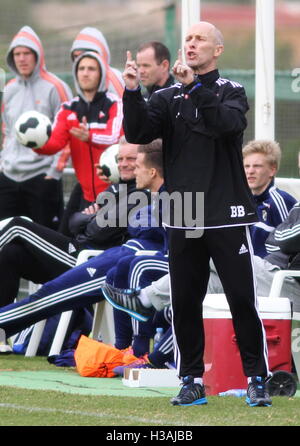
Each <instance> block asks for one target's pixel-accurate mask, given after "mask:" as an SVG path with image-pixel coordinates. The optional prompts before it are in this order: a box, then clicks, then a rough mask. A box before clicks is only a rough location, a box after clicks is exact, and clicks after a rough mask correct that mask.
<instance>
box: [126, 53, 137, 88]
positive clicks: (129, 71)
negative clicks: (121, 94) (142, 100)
mask: <svg viewBox="0 0 300 446" xmlns="http://www.w3.org/2000/svg"><path fill="white" fill-rule="evenodd" d="M126 56H127V59H126V64H125V70H124V72H123V79H124V82H125V85H126V88H128V89H129V90H135V89H136V88H138V86H139V83H140V77H139V74H138V69H137V64H136V61H135V60H133V58H132V54H131V52H130V51H127V52H126Z"/></svg>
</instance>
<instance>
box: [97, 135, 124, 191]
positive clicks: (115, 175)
mask: <svg viewBox="0 0 300 446" xmlns="http://www.w3.org/2000/svg"><path fill="white" fill-rule="evenodd" d="M118 153H119V144H114V145H113V146H110V147H108V148H107V149H105V150H104V152H103V153H102V154H101V156H100V159H99V165H100V167H101V169H102V171H103V174H104V175H105V176H106V177H108V178H109V180H110V181H111V182H112V183H117V182H118V181H120V175H119V169H118V162H117V156H118Z"/></svg>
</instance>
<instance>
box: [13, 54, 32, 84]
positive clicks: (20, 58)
mask: <svg viewBox="0 0 300 446" xmlns="http://www.w3.org/2000/svg"><path fill="white" fill-rule="evenodd" d="M13 59H14V63H15V66H16V69H17V71H18V73H19V74H20V76H23V77H24V78H25V79H27V78H28V77H30V76H31V74H32V73H33V70H34V68H35V65H36V56H35V53H34V52H33V51H32V50H31V49H30V48H27V47H26V46H17V47H16V48H14V49H13Z"/></svg>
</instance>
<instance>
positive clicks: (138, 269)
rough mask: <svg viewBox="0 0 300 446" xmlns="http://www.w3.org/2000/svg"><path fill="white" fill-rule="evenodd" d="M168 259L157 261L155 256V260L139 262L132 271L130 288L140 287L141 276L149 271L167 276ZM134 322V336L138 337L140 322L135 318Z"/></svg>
mask: <svg viewBox="0 0 300 446" xmlns="http://www.w3.org/2000/svg"><path fill="white" fill-rule="evenodd" d="M168 265H169V264H168V259H167V257H166V260H157V259H155V256H153V259H152V258H151V259H143V260H141V261H140V262H138V263H137V264H136V265H135V266H134V268H133V269H132V273H131V277H130V280H129V287H130V288H137V287H138V286H139V282H140V279H141V276H142V274H143V272H144V271H145V270H147V269H152V270H157V271H165V272H166V274H167V273H168V271H169V266H168ZM131 322H132V329H133V334H134V335H138V334H139V321H138V320H136V319H135V318H131Z"/></svg>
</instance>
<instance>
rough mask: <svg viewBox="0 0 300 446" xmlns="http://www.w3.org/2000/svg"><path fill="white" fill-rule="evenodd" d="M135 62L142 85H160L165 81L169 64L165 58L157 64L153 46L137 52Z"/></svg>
mask: <svg viewBox="0 0 300 446" xmlns="http://www.w3.org/2000/svg"><path fill="white" fill-rule="evenodd" d="M136 63H137V67H138V73H139V76H140V79H141V83H142V84H143V86H144V87H152V85H160V86H162V85H163V84H164V83H165V79H166V76H167V75H168V71H169V64H168V62H167V61H166V60H164V61H162V62H161V63H160V64H158V63H157V61H156V60H155V55H154V49H153V48H146V49H144V50H142V51H140V52H138V53H137V55H136Z"/></svg>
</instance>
